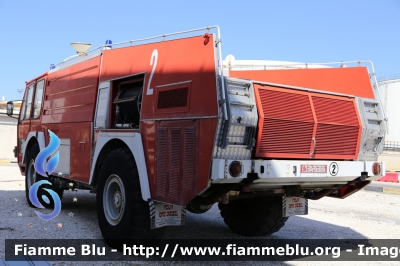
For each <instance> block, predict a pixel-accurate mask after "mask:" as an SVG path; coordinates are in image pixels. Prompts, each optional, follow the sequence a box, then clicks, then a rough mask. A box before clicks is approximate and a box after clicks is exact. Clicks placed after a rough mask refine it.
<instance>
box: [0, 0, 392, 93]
mask: <svg viewBox="0 0 400 266" xmlns="http://www.w3.org/2000/svg"><path fill="white" fill-rule="evenodd" d="M0 25H1V26H0V97H2V96H4V97H5V100H6V101H7V100H17V99H20V93H18V89H24V88H25V81H28V80H31V79H33V78H35V77H36V76H38V75H40V74H42V73H43V72H45V71H47V70H48V69H49V66H50V64H52V63H58V62H60V61H62V60H64V59H65V58H67V57H68V56H71V55H74V54H75V52H74V50H73V49H72V47H71V46H70V45H69V44H70V43H71V42H88V43H91V44H93V46H92V47H93V48H94V47H98V46H100V45H103V44H104V43H105V41H106V40H107V39H111V40H112V41H113V43H116V42H122V41H127V40H132V39H139V38H145V37H151V36H156V35H161V34H164V33H171V32H176V31H183V30H189V29H194V28H199V27H205V26H210V25H218V26H219V27H220V28H221V39H222V56H223V58H225V57H226V56H227V55H228V54H233V55H234V56H235V58H236V59H237V60H257V59H258V60H281V61H295V62H332V61H351V60H371V61H372V62H373V63H374V66H375V71H376V74H377V76H378V77H383V76H388V75H395V74H400V67H399V65H400V52H399V50H400V49H399V48H400V0H380V1H378V0H351V1H350V0H279V1H278V0H263V1H261V0H260V1H258V0H247V1H238V0H231V1H227V0H226V1H222V0H214V1H209V0H201V1H194V0H191V1H188V0H186V1H181V0H179V1H178V0H169V1H151V0H149V1H118V0H113V1H103V0H97V1H83V0H80V1H77V0H68V1H54V0H53V1H47V0H38V1H28V0H18V1H16V0H0ZM0 99H1V98H0Z"/></svg>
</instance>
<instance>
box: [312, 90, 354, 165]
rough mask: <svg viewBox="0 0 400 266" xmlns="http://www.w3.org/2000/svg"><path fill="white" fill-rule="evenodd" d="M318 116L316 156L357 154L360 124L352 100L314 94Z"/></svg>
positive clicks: (313, 99) (313, 98)
mask: <svg viewBox="0 0 400 266" xmlns="http://www.w3.org/2000/svg"><path fill="white" fill-rule="evenodd" d="M312 101H313V104H314V109H315V114H316V117H317V121H318V125H317V133H316V140H317V145H316V149H315V156H316V157H317V156H321V155H323V154H326V155H329V154H332V155H333V154H334V155H350V156H351V155H355V154H357V144H358V134H359V130H360V127H359V124H358V118H357V113H356V110H355V107H354V103H353V102H352V101H343V100H338V99H332V98H325V97H317V96H314V95H313V96H312Z"/></svg>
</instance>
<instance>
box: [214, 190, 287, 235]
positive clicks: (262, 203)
mask: <svg viewBox="0 0 400 266" xmlns="http://www.w3.org/2000/svg"><path fill="white" fill-rule="evenodd" d="M218 207H219V209H220V210H221V216H222V218H224V222H225V224H226V225H228V227H229V229H231V230H232V231H234V232H235V233H237V234H239V235H244V236H261V235H270V234H273V233H275V232H277V231H279V230H280V229H281V228H282V227H283V226H284V225H285V222H286V221H287V220H288V217H282V197H255V198H249V199H243V200H232V201H230V202H229V204H221V203H219V204H218Z"/></svg>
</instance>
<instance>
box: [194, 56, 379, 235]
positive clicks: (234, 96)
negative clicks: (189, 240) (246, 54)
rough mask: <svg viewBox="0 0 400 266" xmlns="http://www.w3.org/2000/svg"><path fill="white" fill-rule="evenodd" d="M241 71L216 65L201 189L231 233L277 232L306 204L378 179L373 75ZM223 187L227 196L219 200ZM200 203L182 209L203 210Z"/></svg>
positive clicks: (296, 67) (264, 68)
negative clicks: (214, 119)
mask: <svg viewBox="0 0 400 266" xmlns="http://www.w3.org/2000/svg"><path fill="white" fill-rule="evenodd" d="M227 59H229V57H227ZM244 62H245V63H247V64H248V65H244V64H243V61H242V62H240V61H235V62H227V61H225V65H224V75H225V77H224V78H223V79H222V81H221V83H220V86H219V90H220V93H219V99H218V100H219V103H220V105H219V107H220V115H219V123H218V129H217V134H216V140H215V147H214V153H213V160H212V173H211V180H212V185H211V188H210V190H213V189H212V188H213V187H214V190H218V191H219V192H220V193H219V196H220V199H219V201H220V203H219V207H220V209H221V215H222V216H223V217H224V221H225V223H226V224H227V225H228V226H229V227H230V228H231V229H232V230H233V231H235V232H237V233H239V234H243V235H264V234H270V233H273V232H276V231H277V230H279V228H281V227H282V226H283V225H284V223H285V221H286V220H287V217H289V216H292V215H304V214H307V213H308V202H307V200H308V199H312V200H318V199H320V198H322V197H324V196H330V197H336V198H345V197H347V196H349V195H351V194H352V193H354V192H356V191H358V190H360V189H362V188H363V187H365V186H366V185H368V184H369V183H370V181H372V180H376V179H378V178H380V177H381V176H382V175H384V173H385V166H384V163H382V162H378V161H377V160H378V156H379V155H380V153H381V152H382V149H383V142H384V135H385V131H386V119H385V113H384V110H383V108H382V104H381V103H380V96H379V94H378V93H379V91H377V86H376V84H377V83H376V80H375V85H373V86H372V83H371V81H370V79H371V78H373V77H374V75H373V71H372V75H371V74H369V73H368V68H367V67H364V66H361V65H360V64H361V62H354V63H355V65H356V66H354V67H347V65H344V64H343V63H333V64H330V65H335V64H336V65H337V67H332V66H326V65H321V64H320V65H311V66H310V65H306V64H294V63H293V64H292V65H290V64H288V63H286V64H285V65H284V66H282V65H279V66H271V65H266V64H265V62H264V64H261V63H260V61H258V62H257V61H255V62H254V61H253V62H250V63H251V64H249V61H244ZM257 63H258V65H257ZM350 63H351V62H347V64H350ZM364 63H365V62H364ZM367 63H369V62H367ZM371 67H372V70H373V66H372V63H371ZM224 185H225V186H228V187H229V186H231V188H232V189H231V190H230V191H229V192H227V193H224V194H222V193H223V192H224V189H222V186H224ZM219 186H221V189H218V187H219ZM227 190H228V189H227ZM205 194H207V193H205ZM217 194H218V193H217ZM214 196H215V195H214ZM208 197H210V196H209V195H207V196H206V197H202V195H200V197H197V198H196V199H195V200H194V201H193V202H191V203H190V204H189V208H188V209H189V210H191V211H194V212H201V211H202V210H206V209H207V208H208V207H209V206H210V205H208V207H207V206H204V204H207V203H209V202H207V200H206V198H208ZM191 206H195V208H193V209H194V210H192V208H191ZM271 217H272V218H271Z"/></svg>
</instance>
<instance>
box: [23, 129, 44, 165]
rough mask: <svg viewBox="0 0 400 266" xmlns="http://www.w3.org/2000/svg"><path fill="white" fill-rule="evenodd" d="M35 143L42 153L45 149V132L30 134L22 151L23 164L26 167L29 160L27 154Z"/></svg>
mask: <svg viewBox="0 0 400 266" xmlns="http://www.w3.org/2000/svg"><path fill="white" fill-rule="evenodd" d="M35 143H37V144H38V145H39V151H41V150H43V149H44V148H45V140H44V132H41V131H32V132H29V134H28V136H27V137H26V140H25V146H24V148H23V150H22V163H23V164H25V165H26V160H27V156H26V154H27V152H28V151H29V149H30V148H31V147H32V146H33V145H34V144H35Z"/></svg>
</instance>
